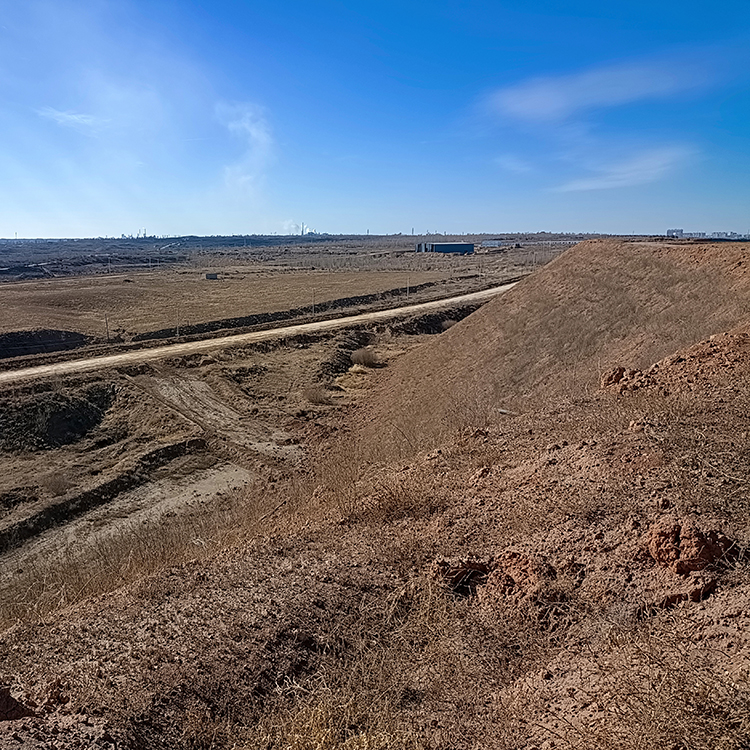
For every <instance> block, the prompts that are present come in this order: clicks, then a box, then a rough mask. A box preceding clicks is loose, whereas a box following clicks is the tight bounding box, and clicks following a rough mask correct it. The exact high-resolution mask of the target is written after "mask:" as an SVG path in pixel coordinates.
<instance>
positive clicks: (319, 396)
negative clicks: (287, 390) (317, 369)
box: [302, 385, 331, 406]
mask: <svg viewBox="0 0 750 750" xmlns="http://www.w3.org/2000/svg"><path fill="white" fill-rule="evenodd" d="M302 396H303V398H304V399H305V400H306V401H308V402H309V403H311V404H315V405H317V406H324V405H327V404H330V403H331V396H330V394H329V393H328V391H327V390H326V389H325V388H324V387H323V386H322V385H311V386H308V387H307V388H305V389H304V390H303V391H302Z"/></svg>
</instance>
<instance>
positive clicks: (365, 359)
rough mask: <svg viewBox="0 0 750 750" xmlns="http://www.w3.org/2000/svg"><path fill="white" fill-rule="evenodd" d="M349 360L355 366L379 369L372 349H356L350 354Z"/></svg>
mask: <svg viewBox="0 0 750 750" xmlns="http://www.w3.org/2000/svg"><path fill="white" fill-rule="evenodd" d="M351 360H352V362H353V363H354V364H355V365H362V366H363V367H379V366H380V360H379V359H378V355H377V354H375V352H374V351H373V350H372V349H357V350H356V351H353V352H352V354H351Z"/></svg>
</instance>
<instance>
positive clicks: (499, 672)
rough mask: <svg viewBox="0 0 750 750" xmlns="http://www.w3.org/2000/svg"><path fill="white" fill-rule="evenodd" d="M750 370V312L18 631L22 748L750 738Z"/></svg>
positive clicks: (508, 749) (578, 744) (463, 745)
mask: <svg viewBox="0 0 750 750" xmlns="http://www.w3.org/2000/svg"><path fill="white" fill-rule="evenodd" d="M749 382H750V335H749V334H748V329H747V327H745V328H741V329H736V330H734V331H733V332H730V333H729V334H724V335H720V336H717V337H715V338H714V339H712V340H708V341H705V342H702V343H700V344H698V345H696V346H693V347H691V348H689V349H687V350H682V351H680V352H678V353H677V354H676V355H673V356H670V357H669V358H667V359H665V360H663V361H662V362H660V363H658V366H657V367H655V368H649V370H648V371H647V372H643V373H630V374H629V375H628V377H627V378H622V379H620V381H618V382H617V383H613V384H612V385H611V386H607V387H605V388H603V389H600V390H597V391H596V392H594V393H592V394H591V395H590V396H588V397H584V399H582V401H581V403H579V404H562V405H561V406H559V407H555V408H551V409H547V410H542V411H541V412H540V413H538V414H528V415H521V416H516V417H511V418H509V419H507V420H503V421H501V422H500V423H498V424H497V425H495V426H493V427H490V428H486V429H476V430H474V431H473V432H466V433H464V434H463V435H462V436H460V437H458V438H455V439H454V440H452V441H450V442H448V443H446V444H444V445H443V446H442V447H441V448H440V449H438V450H435V451H432V452H430V453H426V454H425V453H422V454H420V455H418V456H416V457H414V458H413V459H412V460H410V461H409V463H408V464H407V463H402V464H399V465H394V466H392V467H391V468H389V469H387V470H379V471H378V472H377V473H375V474H374V475H373V476H369V475H368V474H367V473H366V472H365V473H364V474H363V475H361V476H360V480H359V482H358V483H357V487H356V490H357V491H356V492H355V493H354V497H353V498H352V500H351V503H341V502H339V503H336V502H335V500H336V499H337V498H338V499H339V500H340V499H341V494H342V493H341V488H340V487H339V488H338V494H334V496H333V497H326V495H325V493H326V488H324V487H320V488H318V490H317V491H316V493H315V494H316V498H317V501H318V502H320V503H321V505H320V506H317V510H318V511H321V510H322V511H323V513H322V515H319V514H316V513H315V510H316V505H315V502H316V501H315V500H313V499H306V500H304V501H303V503H302V504H301V505H300V506H298V507H297V511H296V512H297V513H298V515H295V514H294V513H292V514H290V515H288V516H284V517H279V518H278V523H277V524H276V525H275V526H274V527H273V528H272V527H270V526H266V527H265V528H264V529H263V531H264V532H265V533H266V534H267V536H265V537H264V538H259V539H257V540H255V541H254V542H250V543H248V544H245V545H242V546H239V547H236V548H233V549H227V550H224V551H223V552H218V553H216V554H214V555H212V556H210V557H208V558H207V559H204V560H196V561H193V562H189V563H186V564H184V565H175V566H173V567H171V568H170V569H168V570H165V571H163V572H162V573H160V574H158V575H155V576H151V577H149V578H145V579H143V580H142V581H140V582H138V583H136V584H134V585H130V586H128V587H125V588H123V589H122V590H121V591H119V592H116V593H113V594H110V595H107V596H103V597H100V598H99V599H92V600H91V601H89V602H86V603H83V604H82V605H80V606H78V607H76V608H72V609H68V610H67V611H63V612H59V613H52V614H50V615H49V616H47V617H46V618H45V619H44V620H43V621H38V622H30V623H19V624H18V625H17V626H15V627H14V628H11V629H10V630H8V631H6V632H5V633H3V634H2V635H0V680H2V683H3V684H4V685H5V686H7V688H8V690H7V692H6V694H7V700H6V704H7V705H6V709H5V710H6V712H7V715H8V718H7V719H6V720H3V719H2V717H0V730H5V734H3V733H2V732H0V748H3V750H5V748H8V750H10V749H11V748H13V750H15V748H16V747H19V746H23V747H30V748H31V747H33V748H39V749H40V750H41V748H48V749H49V750H52V749H54V750H65V749H66V748H72V747H87V746H93V745H94V744H96V745H98V746H99V747H113V746H115V742H116V743H117V746H118V747H122V748H132V749H133V750H136V749H138V750H140V748H149V749H150V748H185V749H186V750H187V749H188V748H189V749H190V750H196V749H197V748H206V750H208V748H232V747H234V748H238V749H240V748H241V749H243V750H244V749H245V748H246V749H247V750H249V749H250V748H267V749H268V750H271V749H272V748H273V749H275V748H278V749H279V750H281V748H295V750H302V749H303V748H322V749H323V750H334V749H335V748H358V749H360V750H362V749H364V748H376V749H377V750H396V748H398V750H401V749H402V748H414V749H415V750H416V748H420V749H423V750H457V749H458V748H460V749H461V750H470V749H471V750H473V749H475V748H478V747H481V748H492V749H494V750H519V748H522V749H524V750H533V748H537V749H538V750H539V749H541V748H546V749H547V750H551V748H567V749H568V750H574V749H575V750H643V749H644V748H662V747H670V748H684V749H685V750H687V749H688V748H689V749H691V750H708V749H709V748H711V749H712V750H713V748H726V750H729V749H730V748H731V749H732V750H739V749H740V748H746V747H748V743H749V742H750V711H749V710H748V706H750V700H749V698H750V679H749V675H750V642H749V641H748V636H747V633H748V632H749V631H748V628H749V627H750V615H749V614H748V611H749V610H748V603H750V567H749V566H748V542H749V541H750V538H749V537H748V529H749V528H750V525H749V524H748V518H749V515H748V505H747V501H746V487H747V485H748V482H750V462H748V460H747V458H748V455H750V440H749V439H748V433H747V432H746V431H745V432H742V430H743V425H746V422H747V419H746V404H747V400H748V383H749ZM335 489H336V488H335V487H333V488H330V487H329V488H328V490H335ZM303 521H304V523H303ZM0 697H2V693H0ZM25 713H26V714H28V713H31V714H33V715H31V716H29V715H25Z"/></svg>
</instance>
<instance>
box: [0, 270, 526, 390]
mask: <svg viewBox="0 0 750 750" xmlns="http://www.w3.org/2000/svg"><path fill="white" fill-rule="evenodd" d="M516 283H517V282H514V283H512V284H503V285H502V286H496V287H493V288H492V289H485V290H484V291H482V292H472V293H471V294H462V295H460V296H458V297H449V298H448V299H441V300H435V301H433V302H422V303H421V304H418V305H407V306H406V307H395V308H391V309H389V310H377V311H375V312H369V313H361V314H359V315H349V316H347V317H343V318H335V319H333V320H319V321H316V322H314V323H300V324H297V325H292V326H284V327H283V328H271V329H268V330H265V331H253V332H252V333H239V334H234V335H232V336H222V337H221V338H214V339H204V340H202V341H188V342H186V343H184V344H167V345H166V346H159V347H155V348H153V349H139V350H137V351H132V352H124V353H122V354H110V355H106V356H104V357H92V358H89V359H74V360H70V361H68V362H59V363H57V364H52V365H39V366H37V367H27V368H24V369H21V370H9V371H7V372H0V385H3V384H7V383H15V382H18V381H22V380H30V379H32V378H43V377H47V376H49V375H70V374H73V373H82V372H94V371H96V370H102V369H105V368H108V367H120V366H122V365H133V364H139V363H141V362H148V361H149V360H154V359H162V358H164V357H180V356H183V355H186V354H196V353H197V352H206V351H211V350H212V349H221V348H224V347H227V346H240V345H242V344H255V343H257V342H259V341H268V340H270V339H277V338H284V337H286V336H298V335H300V334H305V333H319V332H320V331H328V330H332V329H335V328H342V327H345V326H352V325H358V324H359V323H371V322H374V321H378V320H387V319H389V318H395V317H400V316H402V315H415V314H419V313H424V312H428V311H430V310H437V309H440V308H442V307H448V306H451V305H460V304H466V303H472V302H483V301H485V300H488V299H490V298H491V297H494V296H495V295H497V294H501V293H502V292H506V291H507V290H508V289H510V288H511V287H513V286H515V284H516Z"/></svg>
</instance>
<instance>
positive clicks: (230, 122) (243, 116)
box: [216, 103, 274, 191]
mask: <svg viewBox="0 0 750 750" xmlns="http://www.w3.org/2000/svg"><path fill="white" fill-rule="evenodd" d="M216 116H217V117H218V119H219V121H220V122H221V123H222V124H223V125H224V126H225V127H226V128H227V130H228V131H229V132H230V133H231V134H232V135H234V136H235V137H236V138H238V139H240V140H241V141H243V142H244V144H245V152H244V153H243V154H242V156H241V157H240V158H239V159H238V160H237V161H236V162H235V163H233V164H229V165H227V166H226V167H224V179H225V182H226V185H227V187H229V188H232V189H235V190H243V191H244V190H249V189H253V188H255V187H256V186H257V183H258V182H259V180H260V179H261V178H262V177H263V173H264V171H265V168H266V167H267V166H268V164H269V163H270V161H271V159H272V157H273V150H274V139H273V135H272V133H271V126H270V124H269V123H268V120H267V118H266V113H265V110H264V109H263V108H262V107H259V106H257V105H255V104H250V103H235V104H226V103H220V104H217V105H216Z"/></svg>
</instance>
